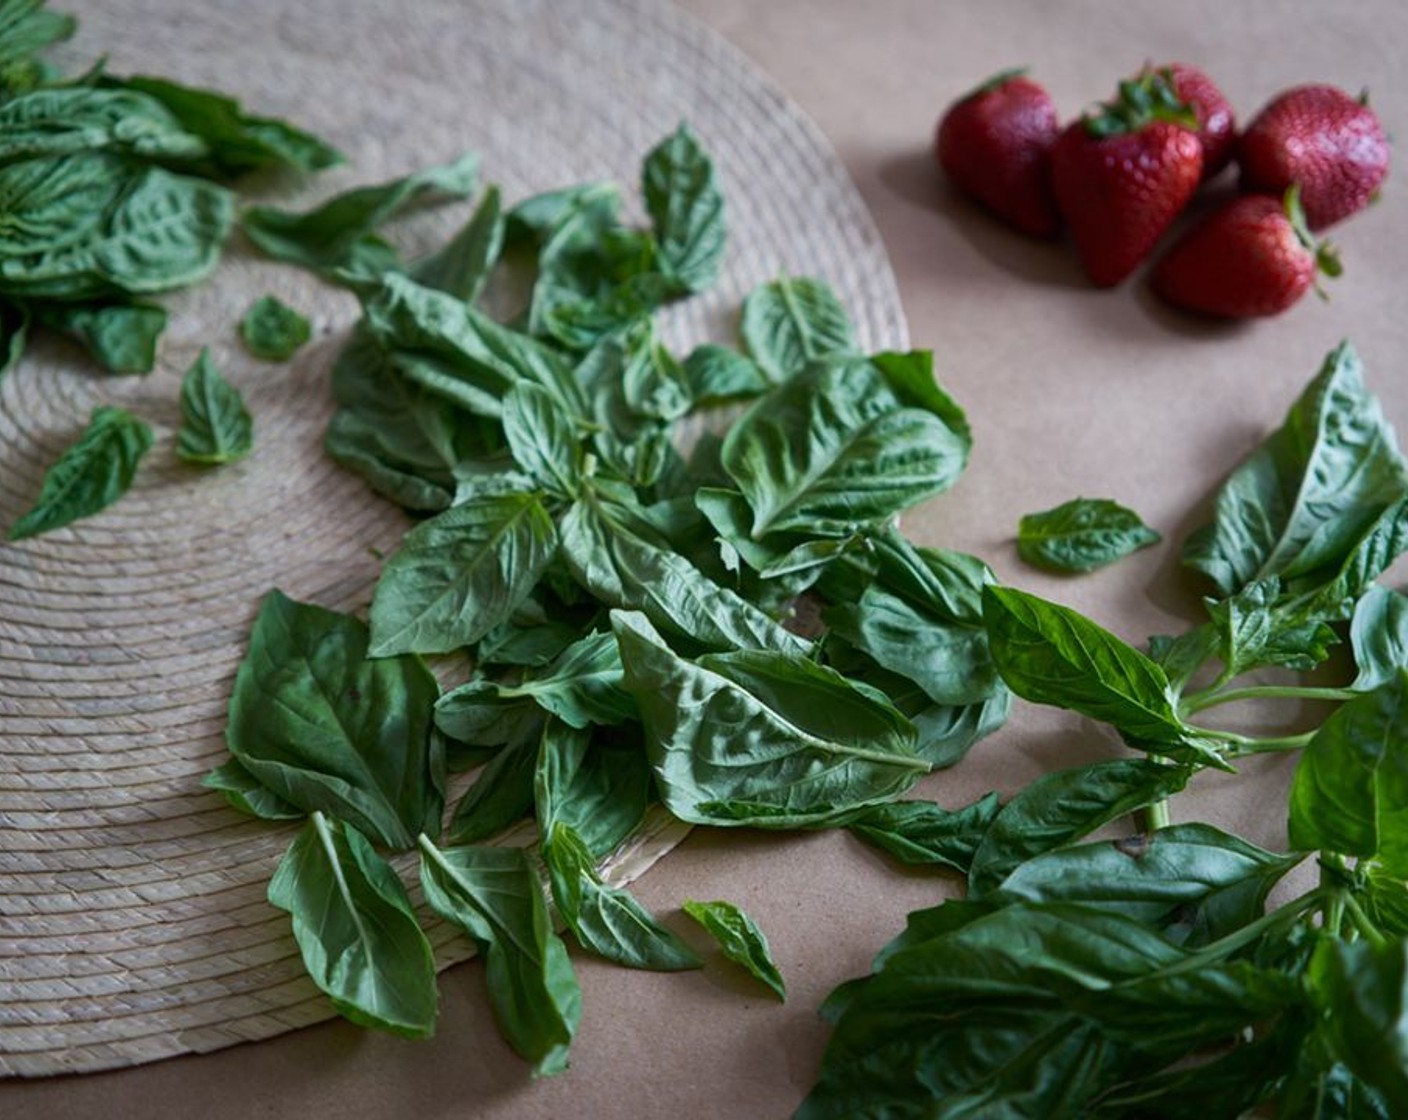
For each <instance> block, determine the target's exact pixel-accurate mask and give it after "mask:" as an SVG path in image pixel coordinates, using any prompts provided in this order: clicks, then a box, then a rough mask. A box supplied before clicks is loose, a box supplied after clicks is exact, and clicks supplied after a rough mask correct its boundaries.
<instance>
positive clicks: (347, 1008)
mask: <svg viewBox="0 0 1408 1120" xmlns="http://www.w3.org/2000/svg"><path fill="white" fill-rule="evenodd" d="M269 901H270V902H271V903H272V904H273V905H275V906H277V907H278V908H279V909H281V910H287V911H288V912H289V913H290V914H292V915H293V936H294V938H295V939H296V940H297V942H298V948H299V951H300V952H301V953H302V954H303V964H304V967H305V968H307V970H308V975H309V976H310V977H312V979H313V982H314V983H315V984H317V985H318V987H319V988H321V989H322V990H323V991H324V992H326V993H327V994H328V996H330V997H331V999H332V1004H333V1006H334V1007H335V1008H337V1010H338V1012H339V1013H340V1014H342V1015H344V1016H345V1017H347V1018H348V1019H351V1020H352V1022H354V1023H358V1024H360V1025H361V1026H364V1027H379V1028H381V1029H382V1030H387V1031H391V1032H393V1033H395V1034H399V1035H404V1036H405V1037H407V1038H428V1037H429V1036H430V1035H431V1034H433V1033H434V1030H435V1011H436V1001H437V997H436V990H435V960H434V958H433V957H432V955H431V951H430V942H428V941H427V940H426V939H425V934H424V933H422V932H421V929H420V926H419V924H417V922H416V917H415V914H414V913H412V911H411V903H410V899H409V898H407V897H406V888H405V887H403V886H402V885H401V880H400V879H398V878H397V877H396V873H395V872H394V871H393V870H392V869H391V867H390V866H389V865H388V864H387V863H386V861H385V860H383V859H382V858H381V857H380V856H378V855H377V854H376V851H375V850H374V849H373V848H372V846H371V845H370V844H369V843H367V841H366V840H365V839H364V838H363V837H362V835H361V834H360V833H359V832H358V831H357V830H356V829H355V828H351V827H349V826H346V825H344V824H342V823H341V822H339V821H336V820H329V819H328V818H327V817H325V816H323V814H322V813H320V812H314V813H313V816H312V818H311V819H310V820H309V821H308V823H307V824H306V825H304V826H303V831H301V832H300V833H299V834H298V836H297V837H296V838H295V839H294V841H293V844H292V845H291V846H290V847H289V850H288V852H287V853H285V855H284V858H283V860H282V861H281V862H280V863H279V866H278V869H277V870H276V871H275V872H274V877H273V878H272V879H270V880H269Z"/></svg>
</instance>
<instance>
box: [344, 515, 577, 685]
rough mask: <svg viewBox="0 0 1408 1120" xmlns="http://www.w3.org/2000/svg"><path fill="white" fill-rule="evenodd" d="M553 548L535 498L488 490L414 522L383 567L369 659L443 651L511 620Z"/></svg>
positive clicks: (547, 520) (553, 539)
mask: <svg viewBox="0 0 1408 1120" xmlns="http://www.w3.org/2000/svg"><path fill="white" fill-rule="evenodd" d="M556 550H557V540H556V534H555V532H554V530H553V524H552V519H551V518H550V517H549V516H548V514H547V511H546V510H545V509H543V505H542V502H541V501H539V500H538V497H537V495H535V494H531V493H526V494H525V493H521V492H514V491H509V492H505V493H499V494H485V495H483V496H481V497H480V498H478V499H476V500H473V501H467V502H465V503H464V504H462V505H458V506H455V507H454V508H452V509H448V510H446V511H445V512H444V513H441V514H437V515H436V516H435V517H432V518H431V519H430V520H429V521H426V522H423V523H421V524H420V525H417V526H416V527H415V528H414V529H412V530H411V531H410V532H409V533H407V534H406V539H405V541H404V542H403V543H402V545H401V547H400V548H399V549H398V550H397V551H396V552H395V553H394V554H393V555H392V557H391V558H390V559H389V560H388V561H387V562H386V565H385V566H384V567H383V568H382V572H381V579H380V580H378V582H377V585H376V593H375V595H374V597H373V598H372V608H371V626H372V656H374V657H385V656H387V655H390V654H396V653H405V652H407V651H414V652H416V653H448V652H450V651H452V650H456V649H460V648H461V647H463V646H467V645H470V644H472V643H474V642H476V641H478V640H479V639H480V638H481V637H483V636H484V635H485V634H487V633H488V632H489V631H490V630H491V629H493V628H494V627H495V626H498V625H499V624H500V623H503V622H506V621H508V619H509V618H510V617H511V616H512V615H513V612H514V610H515V609H516V608H517V607H518V604H519V603H521V602H522V601H523V599H524V598H525V597H526V596H527V594H528V593H529V592H530V591H532V590H533V588H534V586H536V585H537V583H538V580H539V579H540V578H541V577H542V574H543V571H544V570H545V569H546V568H547V566H548V564H549V563H550V562H551V560H552V558H553V554H554V553H555V552H556Z"/></svg>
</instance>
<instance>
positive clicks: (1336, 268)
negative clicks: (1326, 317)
mask: <svg viewBox="0 0 1408 1120" xmlns="http://www.w3.org/2000/svg"><path fill="white" fill-rule="evenodd" d="M1281 205H1282V206H1283V207H1284V208H1285V211H1286V220H1287V221H1288V222H1290V223H1291V229H1293V230H1295V234H1296V239H1297V240H1298V241H1300V243H1301V244H1302V245H1304V246H1305V248H1306V249H1307V250H1309V251H1310V252H1311V253H1314V254H1315V271H1316V281H1315V294H1316V295H1317V296H1319V297H1320V298H1321V299H1325V300H1327V299H1329V298H1330V297H1329V296H1327V295H1326V294H1325V289H1324V288H1322V287H1320V279H1319V278H1320V277H1321V276H1328V277H1331V278H1332V279H1333V278H1334V277H1336V276H1340V275H1343V273H1344V265H1343V264H1342V263H1341V262H1340V255H1339V253H1338V251H1336V249H1335V247H1334V246H1333V245H1331V244H1330V243H1329V242H1328V241H1318V240H1316V237H1315V235H1314V234H1313V233H1311V232H1310V225H1309V224H1308V223H1307V222H1306V220H1305V208H1304V207H1303V206H1302V205H1301V203H1300V184H1299V183H1292V184H1291V185H1290V186H1289V187H1287V188H1286V195H1285V198H1284V199H1283V200H1282V202H1281Z"/></svg>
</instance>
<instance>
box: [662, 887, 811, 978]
mask: <svg viewBox="0 0 1408 1120" xmlns="http://www.w3.org/2000/svg"><path fill="white" fill-rule="evenodd" d="M682 909H683V910H684V912H685V913H686V914H688V915H689V916H690V917H691V918H693V919H694V920H695V921H696V922H698V923H699V924H700V925H701V926H703V927H704V928H705V929H706V930H708V931H709V935H710V936H711V937H712V938H713V939H714V940H715V941H717V942H718V943H719V948H720V949H721V950H723V954H724V956H726V957H727V958H728V959H729V960H731V961H733V962H735V963H736V964H741V965H742V966H743V967H744V968H745V969H746V970H747V971H748V973H749V974H750V975H752V976H754V977H755V978H757V979H758V980H760V981H762V982H763V983H764V984H766V985H767V986H768V987H769V988H771V989H772V990H773V991H774V992H776V993H777V998H778V999H780V1000H783V1001H784V1002H785V1001H786V999H787V985H786V984H785V983H784V982H783V979H782V973H781V972H779V971H778V968H777V965H776V964H774V963H773V959H772V951H771V949H770V948H769V947H768V939H767V938H766V937H765V936H763V931H762V930H760V929H759V928H758V926H757V924H756V923H755V922H754V921H753V919H752V918H750V917H749V916H748V915H747V914H745V913H744V912H743V911H742V910H740V909H739V908H738V907H737V906H735V905H734V904H733V903H732V902H723V901H717V902H695V901H693V900H692V899H691V900H687V901H686V902H685V904H684V906H683V907H682Z"/></svg>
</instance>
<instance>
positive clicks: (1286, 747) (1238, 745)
mask: <svg viewBox="0 0 1408 1120" xmlns="http://www.w3.org/2000/svg"><path fill="white" fill-rule="evenodd" d="M1199 730H1200V731H1201V730H1202V728H1199ZM1208 734H1212V735H1213V736H1214V737H1215V738H1218V739H1222V740H1223V741H1225V742H1227V743H1228V744H1230V746H1229V748H1228V750H1227V752H1226V754H1225V755H1224V756H1223V757H1225V758H1245V757H1246V756H1247V755H1249V754H1278V753H1282V752H1285V751H1298V750H1300V749H1301V748H1302V747H1304V746H1305V745H1306V744H1307V743H1309V742H1310V740H1311V739H1313V738H1315V732H1314V731H1305V732H1302V733H1301V734H1299V735H1278V736H1272V737H1270V738H1266V739H1258V738H1256V737H1255V736H1253V735H1238V734H1237V733H1236V732H1235V731H1217V732H1208Z"/></svg>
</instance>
